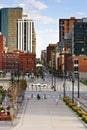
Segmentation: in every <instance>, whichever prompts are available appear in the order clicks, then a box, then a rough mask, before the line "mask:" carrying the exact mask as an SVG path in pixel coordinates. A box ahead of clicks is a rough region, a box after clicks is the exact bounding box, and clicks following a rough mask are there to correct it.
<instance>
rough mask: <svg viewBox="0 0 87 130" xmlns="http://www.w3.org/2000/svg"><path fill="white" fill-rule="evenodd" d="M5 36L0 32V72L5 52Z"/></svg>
mask: <svg viewBox="0 0 87 130" xmlns="http://www.w3.org/2000/svg"><path fill="white" fill-rule="evenodd" d="M5 45H6V38H5V37H4V36H3V35H2V34H1V33H0V72H2V67H3V64H2V59H3V58H2V57H3V54H4V52H5Z"/></svg>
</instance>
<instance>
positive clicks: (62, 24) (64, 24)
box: [59, 17, 81, 42]
mask: <svg viewBox="0 0 87 130" xmlns="http://www.w3.org/2000/svg"><path fill="white" fill-rule="evenodd" d="M80 21H81V19H76V18H75V17H70V19H59V42H63V40H64V39H65V34H68V33H70V32H72V29H73V23H74V22H80Z"/></svg>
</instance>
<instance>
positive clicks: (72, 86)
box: [72, 77, 74, 102]
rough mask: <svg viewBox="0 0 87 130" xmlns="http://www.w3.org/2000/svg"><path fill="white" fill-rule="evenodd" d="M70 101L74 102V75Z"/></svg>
mask: <svg viewBox="0 0 87 130" xmlns="http://www.w3.org/2000/svg"><path fill="white" fill-rule="evenodd" d="M72 102H74V77H72Z"/></svg>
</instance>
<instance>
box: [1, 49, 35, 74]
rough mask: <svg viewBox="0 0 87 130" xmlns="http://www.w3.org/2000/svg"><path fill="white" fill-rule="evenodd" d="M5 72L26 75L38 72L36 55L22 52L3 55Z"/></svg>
mask: <svg viewBox="0 0 87 130" xmlns="http://www.w3.org/2000/svg"><path fill="white" fill-rule="evenodd" d="M2 63H3V69H2V70H3V72H5V73H8V72H9V73H11V74H13V75H15V76H16V75H18V74H20V75H24V74H26V73H35V72H36V55H35V54H31V53H24V52H21V51H18V50H16V51H13V52H8V53H5V54H4V55H3V62H2Z"/></svg>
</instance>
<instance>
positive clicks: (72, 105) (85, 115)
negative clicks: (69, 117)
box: [63, 97, 87, 124]
mask: <svg viewBox="0 0 87 130" xmlns="http://www.w3.org/2000/svg"><path fill="white" fill-rule="evenodd" d="M63 101H64V102H65V104H66V105H68V106H69V107H70V108H71V109H72V110H73V111H74V112H76V114H77V115H78V116H79V117H80V118H81V119H82V120H83V121H84V122H85V123H86V124H87V113H86V112H85V111H83V110H82V109H81V108H80V107H78V105H77V103H76V102H72V100H71V99H70V98H69V97H64V98H63Z"/></svg>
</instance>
